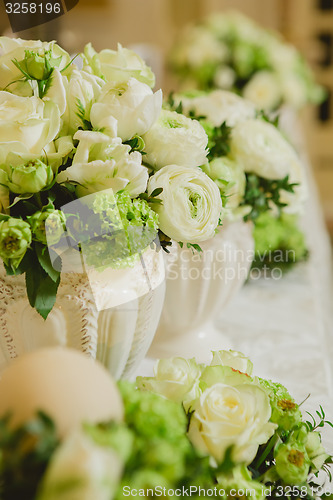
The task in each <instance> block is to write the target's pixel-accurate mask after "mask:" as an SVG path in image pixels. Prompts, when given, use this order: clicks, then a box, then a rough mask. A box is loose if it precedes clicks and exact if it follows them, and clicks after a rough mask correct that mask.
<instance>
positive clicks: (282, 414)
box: [259, 379, 302, 431]
mask: <svg viewBox="0 0 333 500" xmlns="http://www.w3.org/2000/svg"><path fill="white" fill-rule="evenodd" d="M259 383H260V385H261V387H263V388H264V389H265V390H266V391H267V393H268V395H269V398H270V402H271V408H272V416H271V422H274V423H276V424H278V426H279V429H281V430H284V431H289V430H290V429H291V428H292V427H294V426H295V425H297V424H299V423H300V422H301V421H302V413H301V411H300V409H299V407H298V405H297V403H295V400H294V399H293V398H292V396H291V395H290V394H289V392H288V390H287V389H286V388H285V387H284V386H283V385H282V384H278V383H274V382H272V381H271V380H265V379H259Z"/></svg>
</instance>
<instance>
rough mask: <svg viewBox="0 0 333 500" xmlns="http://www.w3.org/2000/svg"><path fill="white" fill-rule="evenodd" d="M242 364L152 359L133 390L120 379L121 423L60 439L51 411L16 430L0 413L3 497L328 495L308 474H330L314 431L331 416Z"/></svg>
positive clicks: (222, 356)
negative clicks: (306, 412) (150, 371)
mask: <svg viewBox="0 0 333 500" xmlns="http://www.w3.org/2000/svg"><path fill="white" fill-rule="evenodd" d="M252 369H253V366H252V363H251V361H250V360H249V359H248V358H246V357H245V356H244V355H242V354H241V353H237V352H235V351H218V352H214V353H213V359H212V362H211V364H210V365H200V364H197V363H196V361H195V360H194V359H183V358H173V359H165V360H159V361H158V362H157V365H156V367H155V376H154V377H150V378H142V377H139V378H138V380H137V386H138V388H136V387H135V384H129V383H125V382H121V383H120V391H121V395H122V398H123V402H124V409H125V412H124V413H125V417H124V421H123V422H116V421H111V422H104V423H100V424H91V423H90V424H87V423H85V424H83V425H82V427H81V428H80V429H75V430H72V431H71V430H69V432H68V433H67V435H66V436H64V437H62V438H61V439H59V436H58V434H57V428H56V426H55V424H54V422H53V421H52V418H51V417H52V415H51V416H47V415H45V414H43V413H39V414H38V415H37V416H36V418H35V419H34V420H31V421H27V422H25V423H24V424H23V425H20V426H18V427H16V428H12V427H11V426H10V425H9V418H8V417H4V418H2V419H1V420H0V449H1V454H2V457H3V460H2V461H1V464H0V478H1V485H2V498H3V499H4V500H7V499H12V498H14V496H15V497H18V496H20V495H22V492H24V498H25V499H26V500H30V499H31V500H33V499H36V500H37V499H38V500H52V499H57V500H59V499H60V498H61V499H63V500H65V499H67V498H68V499H71V500H74V499H76V498H80V500H85V499H87V500H91V499H92V498H94V500H104V499H108V500H110V499H113V498H115V499H118V498H124V497H126V496H131V495H134V496H163V497H166V498H171V497H174V496H180V497H181V496H191V497H194V498H199V497H202V496H204V494H205V496H219V497H222V498H224V499H228V498H231V497H236V498H254V499H255V500H264V499H265V498H278V497H281V498H290V497H291V498H305V499H307V500H311V499H314V498H329V493H327V494H325V491H326V487H325V486H324V484H323V480H324V478H323V477H322V476H320V477H318V474H319V472H320V473H321V474H322V473H323V471H325V472H327V473H328V474H329V469H328V467H329V464H331V463H332V456H330V455H329V454H328V453H327V452H326V451H325V449H324V446H323V444H322V442H321V441H322V437H321V433H320V429H321V428H322V427H324V426H325V425H330V426H331V427H332V424H331V423H330V422H329V421H328V420H327V419H326V417H325V413H324V411H323V409H322V408H320V411H318V412H317V414H316V418H313V417H310V418H309V417H306V418H304V416H303V415H302V413H301V404H297V403H296V402H295V400H294V399H293V398H292V396H291V395H290V394H289V392H288V390H287V389H286V388H285V387H284V386H282V385H281V384H279V383H275V382H272V381H270V380H266V379H262V378H259V377H256V376H254V375H252ZM106 397H107V396H106ZM327 491H328V490H327Z"/></svg>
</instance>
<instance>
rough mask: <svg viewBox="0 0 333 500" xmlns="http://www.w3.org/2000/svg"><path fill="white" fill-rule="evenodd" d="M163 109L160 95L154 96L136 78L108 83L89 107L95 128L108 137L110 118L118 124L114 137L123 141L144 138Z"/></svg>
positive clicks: (159, 93)
mask: <svg viewBox="0 0 333 500" xmlns="http://www.w3.org/2000/svg"><path fill="white" fill-rule="evenodd" d="M161 109H162V91H161V90H158V91H157V92H155V93H153V91H152V90H151V88H150V87H149V86H148V85H146V84H145V83H142V82H139V81H138V80H136V79H135V78H130V79H129V80H128V81H127V82H109V83H107V84H106V85H105V86H104V87H103V89H102V91H101V94H100V96H99V98H98V99H97V101H96V103H94V104H93V105H92V107H91V112H90V120H91V123H92V125H93V127H94V128H96V129H99V130H103V129H105V133H109V128H110V125H109V117H110V116H111V117H112V118H113V119H116V120H117V134H118V137H121V138H122V140H123V141H126V140H128V139H131V138H132V137H133V136H134V135H143V134H144V133H145V132H147V131H148V130H149V129H150V127H151V126H152V125H153V123H155V121H156V120H157V118H158V116H159V114H160V112H161Z"/></svg>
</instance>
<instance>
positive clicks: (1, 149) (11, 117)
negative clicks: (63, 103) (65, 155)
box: [0, 92, 60, 163]
mask: <svg viewBox="0 0 333 500" xmlns="http://www.w3.org/2000/svg"><path fill="white" fill-rule="evenodd" d="M59 128H60V114H59V108H58V106H57V105H56V104H54V103H53V102H51V101H47V102H44V101H42V100H41V99H39V98H37V97H20V96H16V95H13V94H10V93H9V92H0V163H4V161H5V158H6V156H7V154H8V153H9V152H21V153H32V154H41V153H42V151H43V149H44V148H46V147H47V146H48V145H49V144H50V143H51V142H52V141H53V140H54V139H55V138H56V136H57V134H58V132H59Z"/></svg>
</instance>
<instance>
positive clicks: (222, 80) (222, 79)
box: [214, 66, 237, 90]
mask: <svg viewBox="0 0 333 500" xmlns="http://www.w3.org/2000/svg"><path fill="white" fill-rule="evenodd" d="M236 77H237V75H236V72H235V71H234V70H233V69H232V68H229V66H222V68H219V69H218V70H217V72H216V73H215V75H214V84H215V86H216V87H218V88H219V89H225V90H229V89H231V88H232V86H233V84H234V83H235V81H236Z"/></svg>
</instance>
